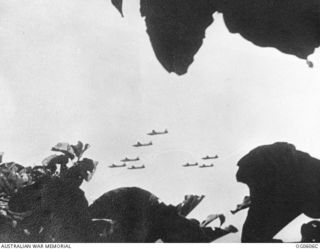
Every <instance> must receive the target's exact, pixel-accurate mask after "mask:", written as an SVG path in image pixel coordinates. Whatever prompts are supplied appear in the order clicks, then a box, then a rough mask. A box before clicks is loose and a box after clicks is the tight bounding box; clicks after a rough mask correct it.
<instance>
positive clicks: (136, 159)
mask: <svg viewBox="0 0 320 250" xmlns="http://www.w3.org/2000/svg"><path fill="white" fill-rule="evenodd" d="M139 160H140V159H139V157H136V158H133V159H130V158H128V157H126V158H124V159H122V160H121V161H122V162H129V161H139Z"/></svg>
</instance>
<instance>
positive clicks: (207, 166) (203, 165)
mask: <svg viewBox="0 0 320 250" xmlns="http://www.w3.org/2000/svg"><path fill="white" fill-rule="evenodd" d="M213 166H214V165H213V164H210V165H206V164H202V165H200V166H199V168H212V167H213Z"/></svg>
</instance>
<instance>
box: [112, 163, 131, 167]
mask: <svg viewBox="0 0 320 250" xmlns="http://www.w3.org/2000/svg"><path fill="white" fill-rule="evenodd" d="M126 166H127V165H126V164H125V163H123V164H121V165H116V164H111V165H110V166H109V168H123V167H126Z"/></svg>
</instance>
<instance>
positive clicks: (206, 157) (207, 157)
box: [202, 155, 218, 160]
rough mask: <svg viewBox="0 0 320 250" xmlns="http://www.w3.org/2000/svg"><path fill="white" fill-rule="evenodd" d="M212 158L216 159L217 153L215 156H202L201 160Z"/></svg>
mask: <svg viewBox="0 0 320 250" xmlns="http://www.w3.org/2000/svg"><path fill="white" fill-rule="evenodd" d="M213 159H218V155H215V156H209V155H207V156H205V157H202V160H213Z"/></svg>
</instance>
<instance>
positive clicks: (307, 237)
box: [301, 220, 320, 243]
mask: <svg viewBox="0 0 320 250" xmlns="http://www.w3.org/2000/svg"><path fill="white" fill-rule="evenodd" d="M301 242H308V243H311V242H320V221H317V220H312V221H310V222H308V223H306V224H303V225H302V226H301Z"/></svg>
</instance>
